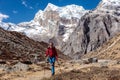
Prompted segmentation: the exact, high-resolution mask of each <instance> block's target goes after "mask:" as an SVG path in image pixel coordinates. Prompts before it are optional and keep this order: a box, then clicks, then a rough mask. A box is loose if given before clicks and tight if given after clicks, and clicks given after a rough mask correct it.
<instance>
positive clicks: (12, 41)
mask: <svg viewBox="0 0 120 80" xmlns="http://www.w3.org/2000/svg"><path fill="white" fill-rule="evenodd" d="M46 48H47V44H45V43H43V42H37V41H34V40H32V39H30V38H28V37H26V36H25V35H23V34H21V33H18V32H12V31H6V30H3V29H2V28H0V59H2V60H19V59H22V60H24V59H25V60H29V59H30V54H33V55H34V54H36V55H38V56H39V59H40V60H43V56H44V52H45V49H46Z"/></svg>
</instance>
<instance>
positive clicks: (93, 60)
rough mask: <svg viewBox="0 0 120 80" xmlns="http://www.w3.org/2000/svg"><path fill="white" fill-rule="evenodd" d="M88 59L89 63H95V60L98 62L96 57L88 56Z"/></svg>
mask: <svg viewBox="0 0 120 80" xmlns="http://www.w3.org/2000/svg"><path fill="white" fill-rule="evenodd" d="M88 61H89V63H96V62H98V59H97V58H89V59H88Z"/></svg>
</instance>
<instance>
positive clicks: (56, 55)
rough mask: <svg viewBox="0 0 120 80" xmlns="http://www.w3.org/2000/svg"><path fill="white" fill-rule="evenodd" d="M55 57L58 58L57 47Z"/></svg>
mask: <svg viewBox="0 0 120 80" xmlns="http://www.w3.org/2000/svg"><path fill="white" fill-rule="evenodd" d="M55 57H56V60H58V54H57V51H56V48H55Z"/></svg>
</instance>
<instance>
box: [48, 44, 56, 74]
mask: <svg viewBox="0 0 120 80" xmlns="http://www.w3.org/2000/svg"><path fill="white" fill-rule="evenodd" d="M46 57H48V62H49V63H50V64H51V72H52V76H53V75H54V74H55V67H54V66H55V61H56V60H58V55H57V52H56V48H55V47H54V44H53V43H52V42H50V43H49V46H48V48H47V50H46Z"/></svg>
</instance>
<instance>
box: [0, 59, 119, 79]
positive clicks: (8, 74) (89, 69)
mask: <svg viewBox="0 0 120 80" xmlns="http://www.w3.org/2000/svg"><path fill="white" fill-rule="evenodd" d="M118 62H119V61H117V60H98V62H97V63H89V62H88V60H82V59H81V60H70V61H64V60H60V61H59V65H58V64H57V63H56V65H55V66H56V69H55V70H56V74H55V76H53V77H51V71H50V65H49V64H47V63H44V62H41V63H39V64H37V65H36V64H31V65H26V64H23V63H17V64H15V65H13V67H12V66H9V65H6V67H8V68H7V69H5V70H3V68H1V67H0V74H1V75H0V79H1V80H33V79H34V80H56V79H57V80H83V79H84V80H120V63H118ZM0 66H1V65H0Z"/></svg>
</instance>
